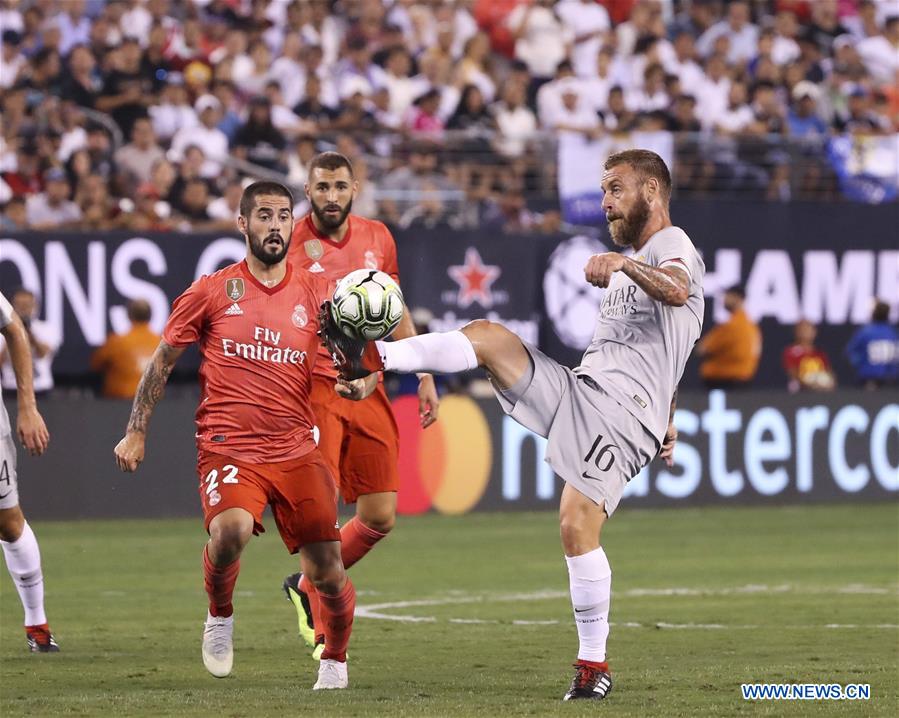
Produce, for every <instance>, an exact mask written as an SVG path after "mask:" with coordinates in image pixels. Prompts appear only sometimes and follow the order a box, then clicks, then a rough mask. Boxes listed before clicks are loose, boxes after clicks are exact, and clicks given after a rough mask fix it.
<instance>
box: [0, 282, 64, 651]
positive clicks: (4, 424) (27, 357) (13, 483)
mask: <svg viewBox="0 0 899 718" xmlns="http://www.w3.org/2000/svg"><path fill="white" fill-rule="evenodd" d="M0 334H2V335H3V338H4V339H6V344H7V347H8V349H9V356H10V360H11V361H12V367H13V371H14V372H15V375H16V390H17V401H18V405H19V412H18V416H17V418H16V433H17V434H18V436H19V440H20V441H21V442H22V445H23V446H24V447H25V448H26V449H28V452H29V453H30V454H31V455H32V456H40V455H41V454H43V453H44V451H45V450H46V449H47V444H48V443H49V441H50V434H49V433H48V432H47V426H46V425H45V424H44V419H43V418H42V417H41V415H40V413H39V412H38V410H37V402H36V400H35V398H34V381H33V376H32V372H31V366H32V364H31V351H30V349H29V339H28V333H27V332H26V331H25V327H24V326H23V325H22V320H21V319H19V317H18V315H17V314H16V313H15V311H14V310H13V308H12V305H11V304H10V303H9V302H8V301H7V299H6V297H4V296H3V294H0ZM0 547H2V548H3V557H4V559H5V560H6V568H7V569H8V570H9V575H10V576H12V580H13V583H14V584H15V585H16V590H17V591H18V592H19V598H20V599H21V600H22V607H23V608H24V609H25V638H26V640H27V641H28V650H30V651H31V652H32V653H55V652H56V651H58V650H59V646H58V645H56V640H55V639H54V638H53V634H52V633H51V632H50V626H49V625H48V624H47V616H46V614H45V613H44V574H43V572H42V571H41V552H40V549H39V548H38V545H37V539H36V538H35V536H34V531H32V530H31V527H30V526H29V525H28V522H27V521H26V520H25V516H24V515H23V514H22V509H21V508H20V507H19V486H18V480H17V477H16V445H15V443H14V442H13V435H12V427H11V426H10V423H9V416H8V415H7V413H6V407H5V406H4V405H3V403H2V395H0Z"/></svg>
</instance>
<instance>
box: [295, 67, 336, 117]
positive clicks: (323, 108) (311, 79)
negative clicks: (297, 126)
mask: <svg viewBox="0 0 899 718" xmlns="http://www.w3.org/2000/svg"><path fill="white" fill-rule="evenodd" d="M293 111H294V113H295V114H296V115H297V116H298V117H300V118H301V119H303V120H308V121H309V122H313V123H315V124H316V125H318V127H319V129H320V130H327V129H328V127H329V126H330V124H331V122H333V121H334V120H335V119H337V110H335V109H334V108H333V107H331V106H329V105H327V104H325V102H324V101H323V100H322V81H321V78H319V76H318V75H315V74H311V75H308V76H307V77H306V94H305V96H304V98H303V101H302V102H300V103H299V104H298V105H296V107H294V108H293Z"/></svg>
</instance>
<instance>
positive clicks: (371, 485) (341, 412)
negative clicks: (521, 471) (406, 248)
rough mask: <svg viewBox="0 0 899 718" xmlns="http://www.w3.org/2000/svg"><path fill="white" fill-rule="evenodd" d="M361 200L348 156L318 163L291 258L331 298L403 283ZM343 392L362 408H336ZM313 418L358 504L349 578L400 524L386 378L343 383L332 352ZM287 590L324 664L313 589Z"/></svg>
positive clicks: (346, 532) (321, 366)
mask: <svg viewBox="0 0 899 718" xmlns="http://www.w3.org/2000/svg"><path fill="white" fill-rule="evenodd" d="M357 190H358V183H357V182H356V179H355V176H354V174H353V166H352V164H351V163H350V161H349V159H347V158H346V157H345V156H344V155H342V154H339V153H337V152H323V153H321V154H319V155H317V156H316V157H314V158H313V159H312V162H311V163H310V165H309V179H308V182H307V184H306V195H307V197H308V198H309V203H310V204H311V205H312V211H311V212H310V213H309V214H308V215H306V216H305V217H304V218H303V219H301V220H299V221H298V222H297V226H296V228H295V229H294V233H293V240H292V242H291V247H290V252H289V257H290V260H291V262H292V263H293V264H294V266H296V267H304V268H306V269H308V270H309V271H310V272H312V273H314V274H316V275H318V276H321V277H324V278H325V279H326V280H328V282H329V286H330V288H331V289H332V290H333V288H334V286H335V285H336V283H337V282H338V281H339V280H340V279H342V278H343V277H344V276H346V275H347V274H349V273H350V272H352V271H353V270H356V269H364V268H368V269H379V270H381V271H383V272H387V273H388V274H389V275H390V276H392V277H393V278H394V279H395V280H397V281H399V268H398V267H397V259H396V244H395V243H394V240H393V237H392V236H391V234H390V231H389V230H388V229H387V227H385V226H384V225H383V224H382V223H381V222H377V221H375V220H371V219H365V218H363V217H358V216H356V215H352V214H350V211H351V210H352V207H353V198H354V196H355V194H356V192H357ZM415 333H416V332H415V327H414V325H413V323H412V320H411V318H410V317H409V312H405V313H404V316H403V320H402V322H401V323H400V325H399V326H398V327H397V328H396V331H394V333H393V336H394V337H395V338H397V339H404V338H406V337H411V336H415ZM419 378H420V382H419V388H418V399H419V415H420V418H421V426H422V427H423V428H426V427H428V426H430V425H431V424H433V423H434V422H435V421H436V420H437V409H438V398H437V390H436V388H435V386H434V379H433V377H431V376H430V375H429V374H422V375H420V377H419ZM335 390H336V392H337V394H339V395H340V396H343V397H345V398H348V399H353V400H355V401H354V402H349V401H336V400H335V399H336V398H337V397H336V395H335ZM312 408H313V411H314V412H315V419H316V422H317V425H318V429H319V441H318V445H319V449H320V450H321V452H322V454H323V455H324V457H325V460H326V461H327V462H328V466H329V467H330V468H331V471H332V473H333V474H334V475H335V476H336V477H337V478H338V481H339V484H340V492H341V495H342V496H343V500H344V502H345V503H347V504H352V503H355V504H356V515H355V517H354V518H353V519H351V520H350V521H349V522H347V523H346V524H345V525H344V527H343V528H342V529H341V531H340V540H341V549H342V555H343V565H344V566H345V567H346V568H350V566H352V565H353V564H354V563H356V562H357V561H358V560H359V559H361V558H362V557H363V556H365V554H367V553H368V552H369V551H371V549H372V548H373V547H374V545H375V544H376V543H377V542H378V541H380V540H381V539H383V538H384V537H385V536H386V535H387V534H388V533H389V532H390V530H391V529H392V528H393V525H394V522H395V520H396V492H397V489H398V488H399V473H398V469H397V460H398V457H399V436H398V432H397V426H396V420H395V419H394V416H393V411H392V410H391V408H390V401H389V400H388V399H387V394H386V392H385V391H384V387H383V384H382V383H381V380H380V375H378V374H373V375H370V376H368V377H366V378H365V379H361V380H358V381H355V382H343V381H339V380H338V378H337V371H336V370H335V369H334V366H333V362H332V360H331V357H330V355H329V354H328V352H327V350H326V349H325V348H324V347H321V348H320V352H319V358H318V361H317V362H316V364H315V368H314V370H313V377H312ZM284 590H285V591H286V593H287V596H288V598H289V599H290V600H291V601H292V602H293V604H294V606H295V607H296V609H297V613H298V619H299V628H300V634H301V636H302V637H303V640H305V641H306V643H307V644H308V645H309V646H310V648H312V649H313V656H317V655H318V654H319V652H320V651H321V650H322V647H321V646H322V639H323V632H322V627H321V623H320V619H319V617H318V615H317V613H318V608H317V603H318V597H317V596H316V592H315V588H314V586H312V585H311V584H310V581H309V577H308V576H305V575H301V574H293V575H292V576H288V577H287V578H286V579H285V581H284ZM325 645H327V641H325Z"/></svg>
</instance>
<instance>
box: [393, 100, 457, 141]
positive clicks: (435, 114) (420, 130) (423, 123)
mask: <svg viewBox="0 0 899 718" xmlns="http://www.w3.org/2000/svg"><path fill="white" fill-rule="evenodd" d="M459 104H460V105H461V104H462V102H461V100H460V101H459ZM439 112H440V93H439V92H438V91H437V90H436V89H431V90H428V91H427V92H425V93H424V94H423V95H421V96H420V97H417V98H416V99H415V102H413V103H412V107H411V108H409V113H408V114H407V115H406V120H405V123H406V129H408V130H409V133H410V134H412V135H415V136H417V137H418V138H420V139H430V140H440V139H442V137H443V130H444V123H443V120H442V119H440V115H439Z"/></svg>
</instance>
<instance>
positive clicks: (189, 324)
mask: <svg viewBox="0 0 899 718" xmlns="http://www.w3.org/2000/svg"><path fill="white" fill-rule="evenodd" d="M327 290H328V286H327V282H326V281H325V280H324V279H322V278H320V277H317V276H316V275H314V274H311V273H309V272H307V271H305V270H303V269H295V268H293V267H291V266H290V264H288V265H287V273H286V274H285V276H284V279H282V280H281V282H280V283H279V284H278V285H277V286H275V287H266V286H265V285H264V284H262V283H261V282H259V281H258V280H257V279H256V278H255V277H254V276H253V275H252V274H251V273H250V269H249V267H248V266H247V263H246V261H242V262H239V263H237V264H232V265H230V266H228V267H225V268H224V269H221V270H219V271H218V272H215V273H214V274H211V275H206V276H203V277H201V278H200V279H198V280H197V281H195V282H194V283H193V284H192V285H191V286H190V287H189V288H188V289H187V290H186V291H185V292H184V293H183V294H182V295H181V296H180V297H178V298H177V299H176V300H175V301H174V303H173V304H172V313H171V316H169V319H168V322H167V323H166V326H165V330H164V331H163V335H162V336H163V339H164V340H165V342H166V343H167V344H170V345H171V346H173V347H184V346H187V345H188V344H193V343H194V342H198V343H199V347H200V354H201V356H202V361H201V364H200V405H199V407H198V408H197V414H196V422H197V447H198V448H199V449H200V450H201V451H209V452H213V453H217V454H224V455H226V456H231V457H234V458H235V459H241V460H244V461H249V462H265V463H269V462H277V461H288V460H290V459H296V458H299V457H300V456H303V455H304V454H307V453H308V452H310V451H312V449H314V448H315V442H314V441H313V438H312V427H313V425H314V424H315V420H314V418H313V414H312V407H311V404H310V401H309V396H310V388H311V380H312V367H313V365H314V364H315V361H316V355H317V352H318V337H317V336H316V331H317V329H318V307H319V305H320V304H321V302H322V301H323V300H324V298H325V297H326V296H327Z"/></svg>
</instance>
